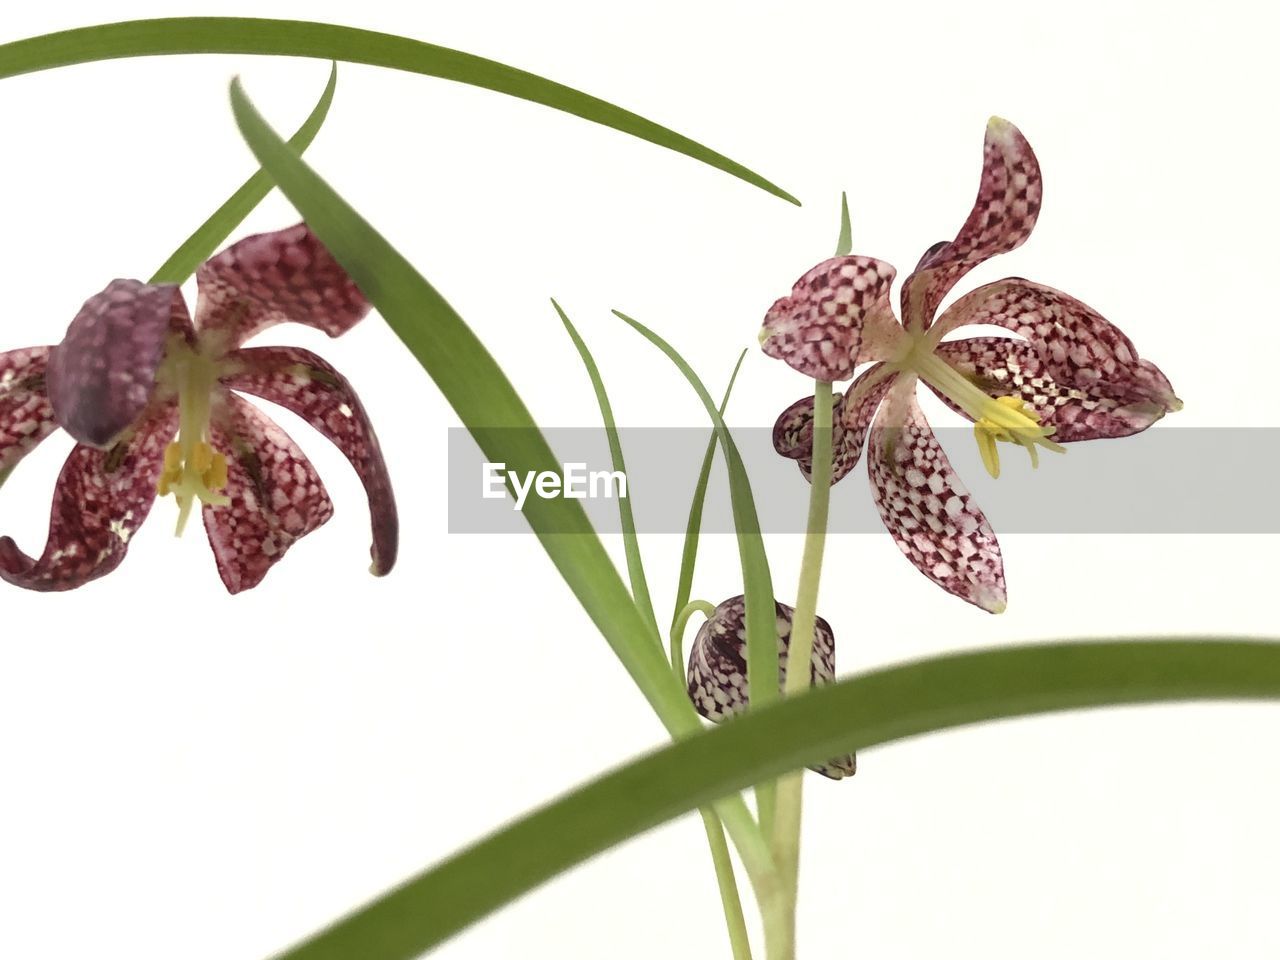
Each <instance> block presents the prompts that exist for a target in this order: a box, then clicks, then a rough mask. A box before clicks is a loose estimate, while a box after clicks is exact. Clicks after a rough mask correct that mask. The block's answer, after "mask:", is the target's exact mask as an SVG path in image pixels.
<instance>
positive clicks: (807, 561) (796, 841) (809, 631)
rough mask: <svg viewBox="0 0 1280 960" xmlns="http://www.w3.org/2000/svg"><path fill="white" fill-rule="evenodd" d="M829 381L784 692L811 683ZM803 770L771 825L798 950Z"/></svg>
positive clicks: (821, 404)
mask: <svg viewBox="0 0 1280 960" xmlns="http://www.w3.org/2000/svg"><path fill="white" fill-rule="evenodd" d="M831 403H832V398H831V383H830V382H829V381H826V380H816V381H814V387H813V470H812V473H811V477H812V483H811V485H810V487H809V518H808V523H807V524H806V529H805V537H804V553H803V555H802V557H801V561H800V584H799V586H798V587H797V588H796V608H795V613H794V614H793V615H792V618H791V646H790V649H789V651H788V654H787V681H786V685H785V686H784V687H783V695H784V696H787V697H792V696H795V695H796V694H799V693H803V692H804V691H806V690H808V689H809V686H810V685H811V683H812V676H811V674H812V668H811V666H810V661H811V660H812V659H813V632H814V627H815V625H816V621H817V616H818V586H819V582H820V581H821V578H822V554H823V550H824V549H825V547H826V543H827V513H828V507H829V505H830V502H831V433H832V414H831ZM803 788H804V771H803V770H798V771H795V772H793V773H788V774H786V775H785V776H783V777H782V778H781V779H780V780H779V781H778V808H777V814H776V819H775V820H774V830H773V851H774V859H775V860H776V861H777V864H778V872H779V873H780V874H781V875H782V883H783V887H784V889H785V890H786V894H785V897H786V902H787V903H788V905H789V907H790V910H789V917H788V920H789V927H790V929H791V931H792V932H791V937H790V952H789V953H787V954H784V955H786V956H793V955H794V952H795V933H794V929H795V906H796V901H797V898H798V895H799V877H800V812H801V804H802V801H803Z"/></svg>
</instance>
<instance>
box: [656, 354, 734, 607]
mask: <svg viewBox="0 0 1280 960" xmlns="http://www.w3.org/2000/svg"><path fill="white" fill-rule="evenodd" d="M746 357H747V351H746V350H743V351H742V352H741V353H740V354H738V362H737V363H735V364H734V365H733V373H731V374H730V375H729V385H728V386H726V387H725V388H724V396H722V397H721V398H720V410H719V412H720V416H721V417H722V418H723V417H724V412H725V410H726V409H727V408H728V406H729V395H730V394H732V393H733V385H734V384H735V383H737V382H738V371H739V370H741V369H742V361H743V360H745V359H746ZM716 438H717V434H716V432H715V430H712V431H711V439H709V440H708V441H707V452H706V453H704V454H703V455H702V466H701V468H699V470H698V482H697V483H696V484H694V487H693V499H692V500H691V501H690V502H689V520H688V521H687V522H686V523H685V528H684V549H683V550H681V552H680V579H679V581H678V582H677V585H676V603H675V608H674V609H673V610H672V612H671V622H672V624H674V623H675V622H676V618H678V617H679V616H680V611H681V610H683V609H684V608H685V604H687V603H688V602H689V598H690V596H692V594H693V571H694V568H695V567H696V566H697V564H698V541H699V540H700V539H701V537H702V507H703V504H704V503H705V502H706V499H707V484H708V483H710V481H711V464H712V463H713V462H714V461H715V458H716V444H717V442H718V441H717V439H716Z"/></svg>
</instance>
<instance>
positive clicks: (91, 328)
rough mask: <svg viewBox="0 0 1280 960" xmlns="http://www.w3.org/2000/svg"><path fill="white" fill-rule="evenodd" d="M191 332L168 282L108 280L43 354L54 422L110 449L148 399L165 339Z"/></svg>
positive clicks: (81, 438)
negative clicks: (46, 365)
mask: <svg viewBox="0 0 1280 960" xmlns="http://www.w3.org/2000/svg"><path fill="white" fill-rule="evenodd" d="M190 332H191V322H190V320H188V319H187V305H186V303H185V301H183V299H182V291H180V290H179V289H178V287H177V286H176V285H175V284H149V283H141V282H139V281H137V280H113V281H111V283H110V284H108V285H107V288H106V289H105V290H103V291H102V292H101V293H98V294H95V295H94V296H92V297H90V298H89V299H88V300H87V301H85V304H84V306H83V307H81V308H80V312H79V313H78V314H76V317H75V319H74V320H72V321H71V325H70V326H69V327H67V335H66V336H65V337H64V338H63V340H62V342H61V343H60V344H58V345H57V346H56V347H54V348H53V352H52V353H51V354H50V355H49V369H48V374H47V378H48V392H49V400H50V402H51V403H52V404H53V412H54V416H55V417H56V418H57V420H58V424H59V426H61V427H62V428H63V429H64V430H66V431H67V433H69V434H71V436H73V437H74V438H75V439H76V440H77V441H79V442H80V443H84V444H88V445H89V446H91V447H99V448H101V449H106V448H107V447H110V446H113V445H114V444H115V442H116V440H117V438H119V437H120V436H121V435H122V434H123V433H124V431H125V430H127V429H128V428H129V427H130V426H131V425H132V424H133V422H134V421H135V420H137V419H138V417H139V416H141V415H142V412H143V411H144V410H145V409H146V408H147V406H148V404H150V402H151V398H152V395H153V394H154V393H155V389H156V374H157V373H158V372H159V370H160V364H161V362H162V361H163V360H164V357H165V350H166V347H167V346H168V343H169V340H170V337H171V336H174V335H177V336H182V337H187V336H189V335H190Z"/></svg>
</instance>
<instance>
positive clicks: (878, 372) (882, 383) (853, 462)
mask: <svg viewBox="0 0 1280 960" xmlns="http://www.w3.org/2000/svg"><path fill="white" fill-rule="evenodd" d="M896 377H897V375H896V374H891V375H889V376H887V377H886V376H884V371H883V368H882V366H880V365H877V366H875V367H872V368H871V369H870V370H868V371H866V372H865V373H863V374H862V375H861V376H860V377H858V379H857V380H855V381H854V382H853V385H852V386H851V387H850V388H849V391H848V393H845V394H843V395H842V394H836V395H834V397H833V402H834V404H835V412H834V422H833V423H832V425H831V450H832V462H831V482H832V483H833V484H835V483H837V482H839V481H840V480H843V479H844V478H845V477H846V476H848V475H849V472H850V471H851V470H853V468H854V467H856V466H857V465H858V461H859V460H860V459H861V458H862V448H863V446H864V445H865V444H866V439H867V431H868V430H869V429H870V428H871V421H872V419H873V418H874V417H875V412H876V409H877V408H878V407H879V406H880V401H881V400H883V399H884V395H885V394H886V393H887V392H888V391H889V388H890V387H891V386H892V385H893V381H894V380H895V379H896ZM864 386H865V387H867V389H861V388H862V387H864ZM773 449H774V450H776V451H777V452H778V454H779V455H781V456H784V457H786V458H787V459H789V460H795V461H796V464H797V465H798V466H799V467H800V472H801V473H802V474H803V475H804V478H805V479H806V480H809V479H811V476H810V474H811V472H812V470H813V456H812V455H813V397H812V396H808V397H801V398H800V399H799V400H797V401H796V402H795V403H793V404H791V406H789V407H787V409H785V410H783V411H782V415H781V416H779V417H778V419H777V421H776V422H775V423H774V425H773Z"/></svg>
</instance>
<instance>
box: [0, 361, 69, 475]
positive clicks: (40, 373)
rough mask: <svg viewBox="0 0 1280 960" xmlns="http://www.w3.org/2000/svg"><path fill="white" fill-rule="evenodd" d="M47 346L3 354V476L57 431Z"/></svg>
mask: <svg viewBox="0 0 1280 960" xmlns="http://www.w3.org/2000/svg"><path fill="white" fill-rule="evenodd" d="M48 360H49V348H48V347H29V348H27V349H25V350H11V351H9V352H8V353H0V474H3V472H4V471H6V470H9V469H10V468H12V467H13V466H15V465H16V464H17V462H18V461H19V460H21V459H22V458H23V457H25V456H26V455H27V454H28V453H30V452H31V451H32V450H33V449H35V446H36V444H38V443H39V442H40V441H41V440H43V439H44V438H45V437H47V436H48V435H49V434H51V433H52V432H53V431H54V430H56V429H57V427H58V424H57V423H56V422H55V421H54V419H53V407H52V405H51V404H50V403H49V398H48V396H47V395H46V393H45V367H46V365H47V363H48Z"/></svg>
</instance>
